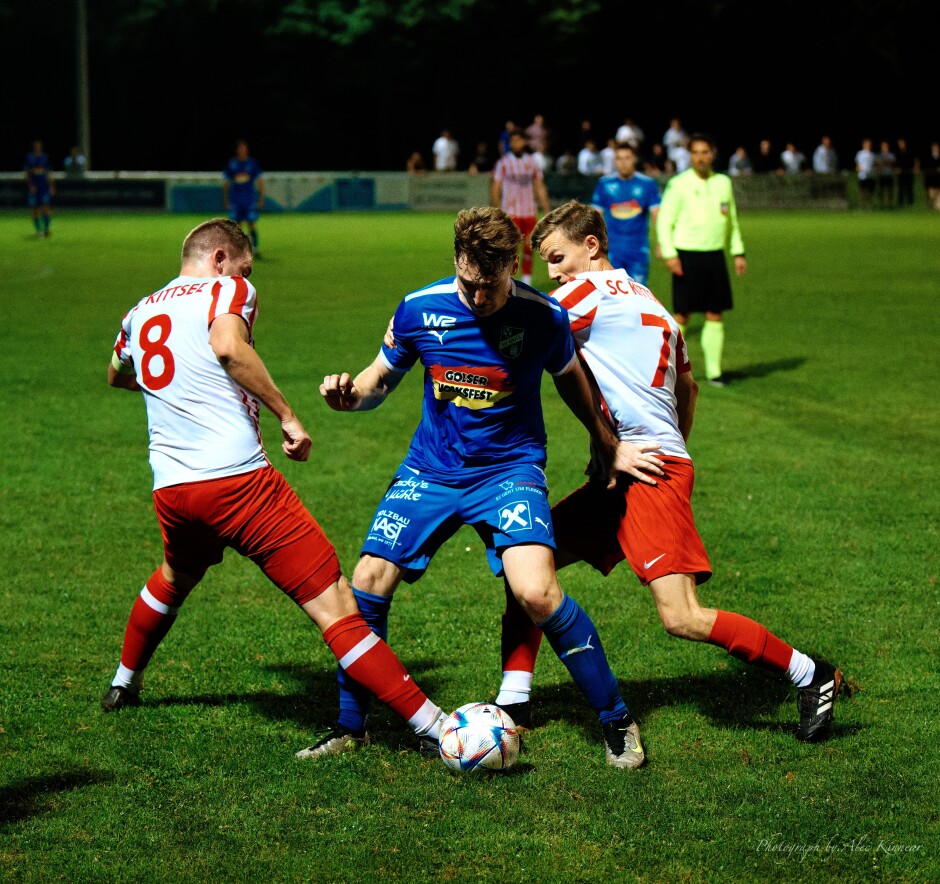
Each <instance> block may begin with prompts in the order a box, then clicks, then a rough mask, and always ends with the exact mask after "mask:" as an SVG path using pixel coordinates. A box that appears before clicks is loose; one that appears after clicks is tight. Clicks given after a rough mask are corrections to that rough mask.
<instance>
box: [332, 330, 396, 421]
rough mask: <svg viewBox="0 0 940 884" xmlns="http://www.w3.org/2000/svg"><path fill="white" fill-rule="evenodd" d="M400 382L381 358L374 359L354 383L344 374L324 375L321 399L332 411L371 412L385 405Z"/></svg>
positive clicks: (346, 373)
mask: <svg viewBox="0 0 940 884" xmlns="http://www.w3.org/2000/svg"><path fill="white" fill-rule="evenodd" d="M386 334H388V332H386ZM401 379H402V373H401V372H398V371H393V370H392V369H391V368H389V367H388V366H387V365H386V364H385V360H384V359H382V357H381V356H376V357H375V361H374V362H373V363H372V364H371V365H370V366H368V367H367V368H365V369H363V370H362V371H361V372H359V374H357V375H356V377H355V379H353V378H352V377H351V376H350V374H349V372H345V371H344V372H343V373H342V374H328V375H326V377H324V378H323V383H322V384H320V395H321V396H322V397H323V398H324V400H325V401H326V404H327V405H329V406H330V408H332V409H333V410H334V411H371V410H372V409H373V408H378V407H379V406H380V405H381V404H382V403H383V402H384V401H385V399H386V397H387V396H388V395H389V394H390V393H391V392H392V391H393V390H394V389H395V388H396V387H397V386H398V383H399V381H401Z"/></svg>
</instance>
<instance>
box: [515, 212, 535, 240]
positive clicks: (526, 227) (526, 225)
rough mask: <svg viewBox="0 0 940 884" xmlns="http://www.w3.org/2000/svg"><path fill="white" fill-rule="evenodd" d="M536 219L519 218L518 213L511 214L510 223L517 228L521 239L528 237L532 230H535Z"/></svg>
mask: <svg viewBox="0 0 940 884" xmlns="http://www.w3.org/2000/svg"><path fill="white" fill-rule="evenodd" d="M537 221H538V218H529V217H526V218H521V217H519V216H518V215H513V216H512V223H513V224H515V225H516V227H518V228H519V233H521V234H522V238H523V239H528V238H529V237H530V236H532V231H533V230H535V224H536V222H537Z"/></svg>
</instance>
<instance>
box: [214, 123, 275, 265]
mask: <svg viewBox="0 0 940 884" xmlns="http://www.w3.org/2000/svg"><path fill="white" fill-rule="evenodd" d="M264 193H265V183H264V172H262V170H261V166H260V165H259V164H258V161H257V160H256V159H255V158H254V157H253V156H251V155H250V154H249V152H248V142H247V141H245V139H244V138H242V139H240V140H239V141H237V142H236V143H235V156H233V157H232V158H231V159H230V160H229V161H228V165H227V166H226V167H225V172H224V173H223V174H222V204H223V205H224V206H225V211H226V212H228V213H229V218H231V219H232V221H235V222H236V223H237V224H239V225H244V224H247V225H248V230H247V233H248V236H249V237H250V239H251V249H252V251H253V252H254V257H255V258H260V257H261V256H260V255H259V254H258V217H259V216H260V215H261V211H262V210H263V209H264Z"/></svg>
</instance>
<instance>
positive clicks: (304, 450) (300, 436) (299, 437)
mask: <svg viewBox="0 0 940 884" xmlns="http://www.w3.org/2000/svg"><path fill="white" fill-rule="evenodd" d="M281 432H282V433H283V434H284V442H283V443H282V445H281V449H282V450H283V451H284V454H285V455H286V456H287V457H288V458H289V459H290V460H298V461H305V460H306V459H307V458H308V457H310V446H311V445H312V444H313V441H312V440H311V438H310V436H309V435H307V431H306V430H305V429H304V428H303V426H302V425H301V423H300V421H299V420H297V418H296V417H289V418H287V419H286V420H282V421H281Z"/></svg>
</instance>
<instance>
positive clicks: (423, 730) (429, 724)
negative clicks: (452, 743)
mask: <svg viewBox="0 0 940 884" xmlns="http://www.w3.org/2000/svg"><path fill="white" fill-rule="evenodd" d="M443 717H444V714H443V712H441V707H440V706H435V705H434V704H433V703H432V702H431V701H430V700H425V701H424V702H423V703H422V704H421V708H420V709H419V710H418V711H417V712H415V714H414V715H412V716H411V718H409V719H408V724H410V725H411V727H412V729H413V730H414V732H415V733H416V734H417V735H418V736H419V737H420V736H422V735H424V734H428V735H429V736H432V737H436V736H438V735H439V734H440V732H441V729H440V724H439V723H440V721H442V720H443Z"/></svg>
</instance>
